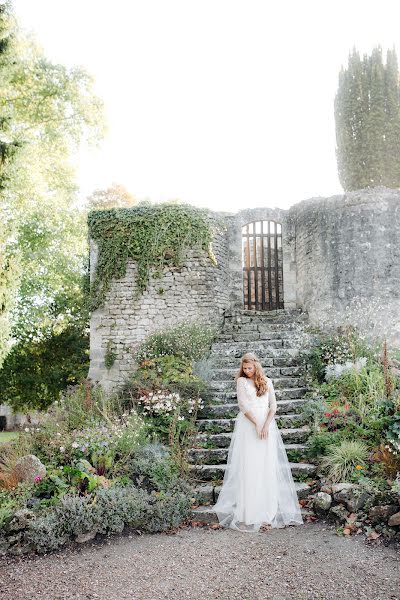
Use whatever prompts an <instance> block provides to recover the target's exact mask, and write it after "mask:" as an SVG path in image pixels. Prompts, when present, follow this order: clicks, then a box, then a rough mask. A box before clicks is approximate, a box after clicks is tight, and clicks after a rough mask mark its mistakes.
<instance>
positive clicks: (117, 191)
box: [87, 183, 137, 210]
mask: <svg viewBox="0 0 400 600" xmlns="http://www.w3.org/2000/svg"><path fill="white" fill-rule="evenodd" d="M87 203H88V208H89V209H90V210H102V209H105V210H106V209H108V208H129V207H130V206H134V205H135V204H137V200H136V199H135V198H134V197H133V196H132V195H131V194H130V193H129V192H128V190H127V189H126V188H125V187H124V186H123V185H120V184H117V183H113V185H112V186H111V187H109V188H107V189H106V190H95V191H94V192H93V193H92V194H91V195H90V196H89V197H88V199H87Z"/></svg>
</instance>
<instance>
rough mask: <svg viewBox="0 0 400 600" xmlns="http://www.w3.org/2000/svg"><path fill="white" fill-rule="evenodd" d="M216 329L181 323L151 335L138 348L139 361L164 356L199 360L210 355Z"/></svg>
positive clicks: (202, 325) (198, 324)
mask: <svg viewBox="0 0 400 600" xmlns="http://www.w3.org/2000/svg"><path fill="white" fill-rule="evenodd" d="M215 335H216V328H215V327H210V326H207V325H204V324H201V323H181V324H180V325H178V326H176V327H174V328H171V329H168V330H166V331H163V332H158V333H154V334H153V335H151V336H150V337H149V338H148V339H147V340H146V341H145V342H144V343H143V344H142V345H141V346H140V348H139V351H138V354H137V359H138V360H139V361H143V360H149V359H155V358H159V357H162V356H166V355H172V356H177V357H183V358H185V359H188V360H190V361H191V360H200V359H202V358H205V357H206V356H208V354H209V353H210V348H211V344H212V343H213V341H214V339H215Z"/></svg>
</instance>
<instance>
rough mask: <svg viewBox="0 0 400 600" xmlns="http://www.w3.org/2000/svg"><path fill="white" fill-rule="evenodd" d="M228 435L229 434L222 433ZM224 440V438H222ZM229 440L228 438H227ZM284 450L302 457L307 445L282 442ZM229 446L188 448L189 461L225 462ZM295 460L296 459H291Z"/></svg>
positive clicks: (214, 463) (206, 463)
mask: <svg viewBox="0 0 400 600" xmlns="http://www.w3.org/2000/svg"><path fill="white" fill-rule="evenodd" d="M224 435H229V434H224ZM224 441H225V440H224ZM227 441H228V442H230V439H227ZM284 446H285V450H286V452H289V453H290V452H292V451H293V450H295V451H296V452H299V453H300V458H302V459H304V458H305V454H306V450H307V446H306V445H305V444H284ZM228 450H229V448H227V447H225V448H191V450H189V461H190V462H192V463H194V464H196V465H210V464H213V465H219V464H222V463H223V464H226V462H227V460H228ZM293 462H296V461H293Z"/></svg>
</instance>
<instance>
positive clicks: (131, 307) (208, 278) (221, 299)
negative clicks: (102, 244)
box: [89, 214, 230, 389]
mask: <svg viewBox="0 0 400 600" xmlns="http://www.w3.org/2000/svg"><path fill="white" fill-rule="evenodd" d="M212 226H213V228H214V232H215V234H214V242H213V252H214V254H215V257H216V259H217V266H214V265H213V263H212V262H211V260H210V258H209V257H208V255H207V253H206V252H205V251H203V250H198V251H193V250H189V251H188V253H187V256H186V259H185V261H184V263H183V265H182V267H172V268H169V269H165V271H164V273H163V276H162V278H161V279H159V278H157V279H154V278H152V279H151V280H150V284H149V286H148V289H147V290H146V291H145V292H144V293H143V294H141V295H140V296H139V298H138V299H135V293H136V289H137V286H136V264H135V263H134V262H133V261H130V262H128V265H127V269H126V275H125V276H124V277H123V278H121V279H118V280H114V281H113V282H112V284H111V287H110V290H109V291H108V293H107V295H106V299H105V302H104V305H103V306H102V307H101V308H99V309H97V310H95V311H94V312H93V314H92V318H91V323H90V338H91V340H90V370H89V377H90V378H91V379H92V380H94V381H101V383H102V385H103V387H104V388H105V389H111V388H113V387H115V386H116V385H118V384H121V383H123V381H124V379H125V378H126V376H127V375H129V373H130V372H131V371H132V370H133V368H134V354H135V351H136V349H137V348H138V346H139V344H140V342H141V341H143V340H144V339H145V338H146V337H147V336H149V335H150V334H152V333H153V332H155V331H159V330H163V329H166V328H168V327H171V326H173V325H176V324H178V323H180V322H183V321H185V322H194V321H196V322H204V323H208V324H211V323H216V324H218V323H220V322H221V321H222V318H223V312H224V310H225V309H226V308H227V307H228V306H229V305H230V297H229V294H230V286H229V272H228V240H227V235H226V230H225V223H224V218H223V215H222V214H214V215H213V217H212ZM96 260H97V248H96V246H95V244H94V243H93V242H91V275H92V276H93V275H94V271H95V268H96ZM107 347H108V348H109V349H110V350H111V351H112V352H114V353H115V354H116V360H115V362H114V364H113V366H112V367H111V368H110V369H108V370H107V369H106V368H105V365H104V357H105V354H106V351H107Z"/></svg>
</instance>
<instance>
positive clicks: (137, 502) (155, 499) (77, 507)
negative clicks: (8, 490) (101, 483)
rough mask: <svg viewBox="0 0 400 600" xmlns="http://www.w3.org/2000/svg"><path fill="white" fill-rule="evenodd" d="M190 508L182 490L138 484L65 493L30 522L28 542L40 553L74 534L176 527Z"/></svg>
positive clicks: (60, 543) (156, 529) (56, 545)
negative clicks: (156, 489)
mask: <svg viewBox="0 0 400 600" xmlns="http://www.w3.org/2000/svg"><path fill="white" fill-rule="evenodd" d="M189 510H190V497H189V496H188V495H187V494H184V493H182V492H175V493H166V492H157V493H153V494H150V493H148V492H146V491H145V490H141V489H138V488H136V487H134V486H128V487H114V488H110V489H100V490H98V491H97V492H96V494H95V495H89V496H86V497H82V496H65V497H64V498H62V500H61V502H60V504H59V505H58V506H56V507H55V508H53V509H52V510H51V511H50V512H48V513H47V514H46V515H45V516H43V517H39V518H38V519H36V520H35V521H33V522H32V523H31V524H30V527H29V532H28V541H29V542H30V543H31V545H32V547H33V549H34V550H35V551H36V552H39V553H44V552H50V551H52V550H56V549H57V548H59V547H60V546H61V545H63V544H64V543H65V542H66V541H68V540H70V539H73V537H74V536H77V535H80V534H84V533H89V532H92V531H94V532H97V533H102V534H111V533H119V532H121V531H122V530H123V528H124V526H125V525H126V526H128V527H132V528H134V529H136V530H141V531H145V532H158V531H165V530H167V529H170V528H171V527H176V526H177V525H179V523H181V522H182V521H183V520H184V519H185V518H187V516H188V514H189Z"/></svg>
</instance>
